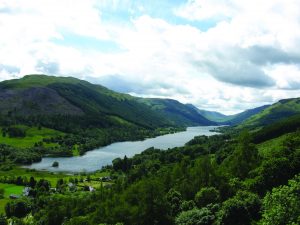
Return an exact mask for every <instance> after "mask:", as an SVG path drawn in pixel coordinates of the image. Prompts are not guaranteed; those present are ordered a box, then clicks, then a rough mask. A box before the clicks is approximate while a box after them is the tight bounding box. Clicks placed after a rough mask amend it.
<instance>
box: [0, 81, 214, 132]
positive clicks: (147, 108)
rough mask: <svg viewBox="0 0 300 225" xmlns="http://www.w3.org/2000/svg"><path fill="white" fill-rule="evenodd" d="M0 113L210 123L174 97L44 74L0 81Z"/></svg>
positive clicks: (149, 124)
mask: <svg viewBox="0 0 300 225" xmlns="http://www.w3.org/2000/svg"><path fill="white" fill-rule="evenodd" d="M159 105H160V106H163V108H164V109H163V110H161V109H162V108H161V107H160V106H159ZM0 113H1V115H2V116H8V117H10V118H11V117H14V118H15V117H29V116H30V117H32V116H36V117H38V116H57V115H71V116H75V117H81V118H93V119H96V118H97V119H96V120H99V118H101V121H98V123H99V124H100V125H101V126H104V127H107V126H108V127H109V126H113V125H120V124H119V122H120V120H125V121H127V122H128V123H132V124H134V125H137V126H141V127H145V128H157V127H164V126H191V125H212V124H213V123H212V122H210V121H208V120H206V119H204V118H202V117H201V116H199V115H198V114H197V112H196V111H195V110H191V109H189V108H188V107H186V106H185V105H183V104H181V103H179V102H177V101H175V100H159V99H142V98H136V97H132V96H130V95H127V94H121V93H117V92H114V91H111V90H109V89H107V88H105V87H103V86H101V85H94V84H91V83H89V82H86V81H83V80H79V79H76V78H72V77H53V76H46V75H28V76H25V77H23V78H22V79H15V80H8V81H4V82H1V83H0Z"/></svg>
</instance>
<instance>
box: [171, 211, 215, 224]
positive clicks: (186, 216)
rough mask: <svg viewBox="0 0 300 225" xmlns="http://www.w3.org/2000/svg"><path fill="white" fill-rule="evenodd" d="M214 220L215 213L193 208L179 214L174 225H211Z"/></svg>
mask: <svg viewBox="0 0 300 225" xmlns="http://www.w3.org/2000/svg"><path fill="white" fill-rule="evenodd" d="M214 220H215V213H214V211H212V210H211V209H210V208H206V207H203V208H201V209H197V208H194V209H192V210H189V211H184V212H182V213H180V214H179V216H178V217H177V218H176V220H175V224H176V225H211V224H213V222H214Z"/></svg>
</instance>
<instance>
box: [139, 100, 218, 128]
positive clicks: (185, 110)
mask: <svg viewBox="0 0 300 225" xmlns="http://www.w3.org/2000/svg"><path fill="white" fill-rule="evenodd" d="M139 102H142V103H144V104H146V105H148V106H149V107H151V109H152V110H154V111H155V112H157V113H159V114H160V115H163V116H164V117H166V118H168V119H169V120H170V121H171V122H172V124H173V125H176V124H179V125H181V126H190V125H206V126H208V125H216V123H215V122H212V121H210V120H208V119H206V118H205V117H203V116H202V115H200V114H199V113H198V111H197V110H196V109H194V108H191V107H190V106H188V105H185V104H182V103H180V102H178V101H176V100H172V99H160V98H140V99H139Z"/></svg>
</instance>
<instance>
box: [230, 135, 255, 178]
mask: <svg viewBox="0 0 300 225" xmlns="http://www.w3.org/2000/svg"><path fill="white" fill-rule="evenodd" d="M238 139H239V141H238V142H239V144H238V146H237V147H236V149H235V150H234V152H233V154H232V156H231V157H229V158H228V159H227V160H228V161H227V163H226V162H225V164H224V165H225V166H226V165H228V164H230V165H229V166H228V167H229V168H230V169H231V172H232V174H233V175H234V176H236V177H239V178H242V179H244V178H246V177H247V176H248V173H249V172H250V171H251V170H252V169H254V168H255V167H256V166H257V165H258V164H259V161H260V159H259V155H258V150H257V148H256V146H255V145H254V144H252V143H251V136H250V134H249V133H248V132H247V131H244V132H242V133H241V134H240V136H239V138H238Z"/></svg>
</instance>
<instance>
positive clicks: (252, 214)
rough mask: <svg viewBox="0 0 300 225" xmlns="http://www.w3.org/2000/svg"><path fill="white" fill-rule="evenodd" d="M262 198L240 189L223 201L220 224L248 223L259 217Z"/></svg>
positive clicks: (236, 224) (219, 214)
mask: <svg viewBox="0 0 300 225" xmlns="http://www.w3.org/2000/svg"><path fill="white" fill-rule="evenodd" d="M260 208H261V200H260V199H259V197H258V196H257V195H255V194H253V193H250V192H245V191H240V192H238V193H237V194H236V195H235V196H234V197H232V198H230V199H228V200H226V201H225V202H223V203H222V207H221V210H220V211H219V212H218V224H224V225H231V224H235V225H239V224H240V225H247V224H249V225H250V224H251V222H252V220H257V219H258V218H259V216H260V215H259V213H260Z"/></svg>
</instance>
